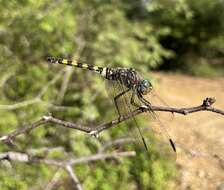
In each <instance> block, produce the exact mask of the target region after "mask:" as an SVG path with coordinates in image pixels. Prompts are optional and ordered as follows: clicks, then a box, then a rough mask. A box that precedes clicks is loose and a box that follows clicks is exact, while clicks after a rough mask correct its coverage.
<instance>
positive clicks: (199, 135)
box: [151, 73, 224, 190]
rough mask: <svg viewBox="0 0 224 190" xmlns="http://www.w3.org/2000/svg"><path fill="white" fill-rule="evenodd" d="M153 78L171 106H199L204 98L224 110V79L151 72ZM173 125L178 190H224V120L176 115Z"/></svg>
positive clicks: (205, 115)
mask: <svg viewBox="0 0 224 190" xmlns="http://www.w3.org/2000/svg"><path fill="white" fill-rule="evenodd" d="M151 76H153V77H154V78H156V81H157V82H158V83H156V84H155V86H156V87H157V88H156V91H157V93H158V92H159V95H160V97H161V98H162V99H163V100H164V101H165V102H167V103H168V104H169V105H170V106H171V107H191V106H197V105H200V104H201V103H202V100H203V99H204V98H206V97H215V98H216V100H217V101H216V103H215V104H214V106H215V107H217V108H221V109H224V78H215V79H205V78H199V77H190V76H184V75H180V74H167V73H166V74H164V73H151ZM170 125H171V127H170V129H169V132H170V134H171V136H172V137H173V139H174V140H175V142H176V144H177V147H178V148H177V149H178V150H177V152H178V154H177V167H178V171H179V177H178V180H177V182H176V184H175V186H176V187H175V188H174V189H180V190H185V189H187V190H199V189H200V190H213V189H214V190H216V189H217V190H219V188H220V190H221V189H222V188H223V189H224V187H222V188H221V186H220V185H221V184H222V185H224V117H223V116H221V115H218V114H215V113H212V112H198V113H194V114H189V115H187V116H182V115H177V114H175V117H174V119H173V120H172V121H171V123H170ZM180 147H181V148H180ZM184 150H187V151H190V152H191V153H195V154H194V155H195V156H193V155H192V154H190V153H186V151H184ZM214 155H218V156H214ZM223 189H222V190H223Z"/></svg>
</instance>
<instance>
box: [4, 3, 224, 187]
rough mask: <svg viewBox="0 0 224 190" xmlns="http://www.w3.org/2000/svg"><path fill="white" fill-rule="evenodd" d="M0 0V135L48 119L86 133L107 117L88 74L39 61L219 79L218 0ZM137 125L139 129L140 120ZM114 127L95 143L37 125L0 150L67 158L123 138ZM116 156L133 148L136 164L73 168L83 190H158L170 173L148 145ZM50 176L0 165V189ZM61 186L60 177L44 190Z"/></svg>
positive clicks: (100, 87) (38, 183)
mask: <svg viewBox="0 0 224 190" xmlns="http://www.w3.org/2000/svg"><path fill="white" fill-rule="evenodd" d="M0 2H1V3H0V55H1V56H0V88H1V91H0V97H1V98H0V104H1V105H13V106H0V115H1V119H0V135H4V134H7V133H9V132H10V131H12V130H14V129H16V128H17V127H22V126H24V125H26V124H29V123H32V122H34V121H36V120H37V119H39V118H40V117H41V116H43V115H44V114H47V113H49V112H50V113H52V114H53V115H54V116H57V117H58V118H61V119H64V120H68V121H73V122H77V123H80V124H85V125H89V126H95V125H97V124H99V123H102V121H109V120H110V119H112V118H114V114H113V112H114V110H113V107H112V105H111V103H110V102H108V98H107V94H106V92H105V90H104V83H103V81H102V80H101V79H100V78H99V77H98V76H95V75H91V74H89V73H88V72H85V71H84V72H83V71H82V70H81V71H80V70H76V69H71V68H69V69H68V68H67V67H63V66H52V65H50V64H49V63H47V62H45V57H46V56H47V55H52V56H58V57H60V56H61V57H73V58H76V57H77V58H80V59H81V60H83V61H85V62H87V63H91V64H95V65H99V66H110V67H112V66H113V67H115V66H122V67H133V68H136V69H137V70H139V71H142V72H144V73H147V72H148V71H150V70H164V71H169V72H182V73H185V74H189V75H197V76H205V77H214V76H222V75H223V71H224V66H223V58H224V37H223V36H224V22H223V20H224V11H223V10H224V1H223V0H212V1H211V0H197V1H194V0H172V1H168V0H139V1H137V0H136V1H128V0H123V1H120V0H113V1H104V0H92V1H87V0H79V1H72V0H65V1H61V0H56V1H43V0H40V1H35V0H20V1H15V0H12V1H6V0H1V1H0ZM24 101H25V102H24ZM19 102H23V103H25V104H20V103H19ZM18 103H19V104H18ZM108 105H110V106H111V109H108ZM102 118H104V119H103V120H102ZM138 121H139V123H140V124H141V126H147V123H146V122H147V121H145V120H143V119H142V118H138ZM123 125H125V124H122V125H121V126H120V127H119V129H118V128H115V129H111V130H108V131H106V132H104V133H103V134H102V136H101V139H100V141H98V140H96V139H93V138H89V137H88V136H87V135H86V134H82V133H80V132H77V131H75V130H69V129H63V128H60V127H55V126H54V125H46V126H45V127H41V128H39V129H37V130H35V132H31V133H30V134H29V135H26V136H21V137H19V138H18V139H17V140H16V144H17V147H9V146H7V145H4V144H0V151H1V152H5V151H13V150H18V149H19V150H20V151H24V152H26V151H27V150H30V149H39V148H42V147H48V148H52V147H63V149H64V150H65V151H66V152H69V153H70V154H71V155H73V156H74V157H78V156H83V155H89V154H94V153H96V152H97V150H98V148H99V147H100V144H101V143H102V142H108V141H110V140H111V139H116V137H120V136H122V135H123V136H124V134H126V132H127V129H126V127H122V126H123ZM124 149H125V150H133V149H135V150H136V151H137V153H138V154H137V157H136V158H124V159H122V163H120V164H118V163H117V162H107V161H100V162H96V163H94V164H88V165H80V166H76V167H75V168H74V170H75V171H76V174H77V176H78V177H79V179H80V181H81V183H82V185H83V187H84V188H85V189H99V190H100V189H102V190H110V189H111V190H112V189H156V190H159V189H164V187H165V186H167V183H168V182H170V181H172V180H175V176H176V175H178V174H177V172H176V169H175V167H174V165H173V164H172V163H171V162H168V161H167V159H166V158H164V157H161V156H159V155H158V151H159V150H158V149H156V148H155V149H153V148H152V151H151V154H150V155H146V154H145V153H144V152H142V151H139V152H138V147H136V146H134V145H133V146H132V145H130V146H125V147H124ZM111 150H113V149H111ZM50 157H53V158H61V159H63V158H64V155H63V153H62V152H60V151H58V152H57V151H56V152H54V154H52V155H50ZM55 172H56V168H55V167H50V166H46V165H41V164H32V165H27V164H23V163H13V165H12V166H10V167H9V165H4V164H1V165H0V189H1V190H11V189H21V190H25V189H43V188H44V187H45V185H46V184H47V183H48V182H49V181H50V180H51V179H52V176H53V175H54V173H55ZM70 188H71V186H69V178H68V176H67V174H66V173H63V172H62V175H61V178H60V180H59V182H58V185H57V186H56V187H55V188H54V189H60V190H62V189H70Z"/></svg>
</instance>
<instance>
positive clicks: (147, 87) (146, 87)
mask: <svg viewBox="0 0 224 190" xmlns="http://www.w3.org/2000/svg"><path fill="white" fill-rule="evenodd" d="M151 90H152V84H151V83H150V82H149V81H148V80H146V79H144V80H142V81H141V84H140V92H141V93H142V94H143V95H146V94H147V93H149V92H150V91H151Z"/></svg>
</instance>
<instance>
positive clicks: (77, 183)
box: [65, 165, 83, 190]
mask: <svg viewBox="0 0 224 190" xmlns="http://www.w3.org/2000/svg"><path fill="white" fill-rule="evenodd" d="M65 169H66V171H67V172H68V175H69V176H70V177H71V179H72V181H73V183H74V185H75V188H76V189H77V190H83V188H82V185H81V183H80V181H79V179H78V177H77V176H76V175H75V172H74V170H73V169H72V167H71V165H67V166H66V167H65Z"/></svg>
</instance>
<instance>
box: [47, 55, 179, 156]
mask: <svg viewBox="0 0 224 190" xmlns="http://www.w3.org/2000/svg"><path fill="white" fill-rule="evenodd" d="M47 61H48V62H50V63H53V64H62V65H67V66H73V67H78V68H81V69H87V70H90V71H93V72H95V73H97V74H99V75H101V76H102V77H103V78H104V79H106V80H107V81H110V82H111V83H110V84H113V86H117V87H118V88H119V89H120V90H119V93H115V95H114V96H113V101H114V104H115V108H116V110H117V113H118V116H119V117H118V119H119V120H120V119H121V117H122V109H124V108H122V107H121V104H120V99H121V98H122V97H126V98H125V100H124V101H123V102H125V104H126V105H127V107H128V108H127V109H128V110H127V112H128V113H130V112H131V108H130V106H128V105H131V106H132V107H135V108H142V109H146V108H149V109H147V110H149V112H150V113H151V114H152V116H153V117H154V118H155V119H157V120H159V118H158V116H157V115H156V114H155V112H154V111H153V110H151V109H150V107H151V103H150V102H149V101H148V100H147V99H146V98H145V97H144V96H146V95H147V94H150V92H152V90H153V86H152V83H151V82H150V81H149V80H148V79H145V78H143V77H142V76H141V75H140V74H139V73H138V72H137V71H136V70H135V69H133V68H122V67H116V68H109V67H99V66H95V65H92V64H86V63H83V62H81V61H79V60H69V59H64V58H56V57H47ZM114 88H115V87H114ZM115 91H116V90H115ZM116 92H117V91H116ZM127 94H128V96H127ZM125 109H126V108H125ZM133 118H134V116H133ZM134 121H135V125H136V127H137V131H138V133H139V136H140V138H141V141H142V143H143V145H144V147H145V149H146V150H148V146H147V143H146V140H145V138H144V136H143V133H142V131H141V129H140V127H139V126H138V124H137V122H136V120H135V119H134ZM159 124H160V125H162V127H163V128H164V126H163V124H162V123H161V122H160V120H159ZM165 133H166V136H167V138H168V140H169V143H170V145H171V147H172V150H173V151H174V152H176V147H175V144H174V142H173V140H172V139H171V138H170V135H169V134H168V132H167V130H165Z"/></svg>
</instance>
